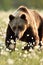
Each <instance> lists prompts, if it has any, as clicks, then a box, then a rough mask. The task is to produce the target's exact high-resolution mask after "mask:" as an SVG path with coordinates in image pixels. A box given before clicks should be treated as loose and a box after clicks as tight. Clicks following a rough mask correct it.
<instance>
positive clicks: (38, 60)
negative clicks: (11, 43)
mask: <svg viewBox="0 0 43 65" xmlns="http://www.w3.org/2000/svg"><path fill="white" fill-rule="evenodd" d="M2 16H3V14H2ZM4 16H5V15H4ZM6 16H7V15H6ZM5 18H6V17H5ZM5 22H6V21H3V18H0V47H2V48H0V65H43V49H42V50H37V49H34V50H33V51H32V52H29V51H23V50H22V47H23V46H24V45H25V44H26V43H25V44H24V42H21V41H17V45H16V49H17V50H15V51H12V52H10V51H6V49H5V48H4V46H3V45H2V44H4V43H5V38H4V35H5V34H6V32H5V30H6V28H7V24H6V23H5ZM9 59H10V60H9ZM11 62H12V63H11Z"/></svg>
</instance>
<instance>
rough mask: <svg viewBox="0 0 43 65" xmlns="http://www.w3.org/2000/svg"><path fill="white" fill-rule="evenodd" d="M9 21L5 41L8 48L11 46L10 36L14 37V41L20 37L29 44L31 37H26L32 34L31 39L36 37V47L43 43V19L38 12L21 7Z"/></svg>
mask: <svg viewBox="0 0 43 65" xmlns="http://www.w3.org/2000/svg"><path fill="white" fill-rule="evenodd" d="M9 19H10V21H9V24H8V28H7V33H6V40H5V41H6V46H7V47H8V46H9V45H10V44H11V43H10V40H11V39H10V40H9V38H10V36H12V39H14V41H15V39H16V37H18V38H19V39H20V40H22V41H26V42H29V40H30V39H29V37H26V35H27V33H30V37H31V36H33V37H34V39H35V43H36V45H38V44H39V43H40V42H42V43H43V18H42V17H41V16H40V14H39V13H38V12H36V11H34V10H31V9H28V8H27V7H25V6H20V7H19V8H18V9H17V10H16V11H15V12H14V15H10V16H9ZM19 28H20V29H21V30H20V29H19ZM31 31H32V32H31ZM10 33H11V34H10ZM15 36H16V37H15ZM7 40H9V43H7Z"/></svg>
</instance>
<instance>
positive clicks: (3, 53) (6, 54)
mask: <svg viewBox="0 0 43 65" xmlns="http://www.w3.org/2000/svg"><path fill="white" fill-rule="evenodd" d="M0 54H1V55H5V56H8V52H6V51H5V50H1V52H0Z"/></svg>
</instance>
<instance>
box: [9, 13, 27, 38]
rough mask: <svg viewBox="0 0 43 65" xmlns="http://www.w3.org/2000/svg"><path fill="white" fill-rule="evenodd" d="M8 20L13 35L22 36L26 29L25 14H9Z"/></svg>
mask: <svg viewBox="0 0 43 65" xmlns="http://www.w3.org/2000/svg"><path fill="white" fill-rule="evenodd" d="M9 20H10V21H9V25H10V27H11V29H12V31H13V32H14V35H15V37H16V38H18V39H20V38H22V36H23V34H24V32H25V31H26V29H27V20H26V15H25V14H22V15H21V16H18V17H16V16H13V15H10V16H9Z"/></svg>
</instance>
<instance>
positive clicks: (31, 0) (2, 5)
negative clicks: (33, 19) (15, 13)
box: [0, 0, 43, 10]
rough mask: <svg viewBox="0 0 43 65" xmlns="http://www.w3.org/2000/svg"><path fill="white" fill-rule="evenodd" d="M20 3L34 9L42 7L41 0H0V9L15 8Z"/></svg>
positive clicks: (42, 0) (42, 2)
mask: <svg viewBox="0 0 43 65" xmlns="http://www.w3.org/2000/svg"><path fill="white" fill-rule="evenodd" d="M20 5H25V6H27V7H29V8H34V9H43V0H0V10H9V9H15V8H18V7H19V6H20Z"/></svg>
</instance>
